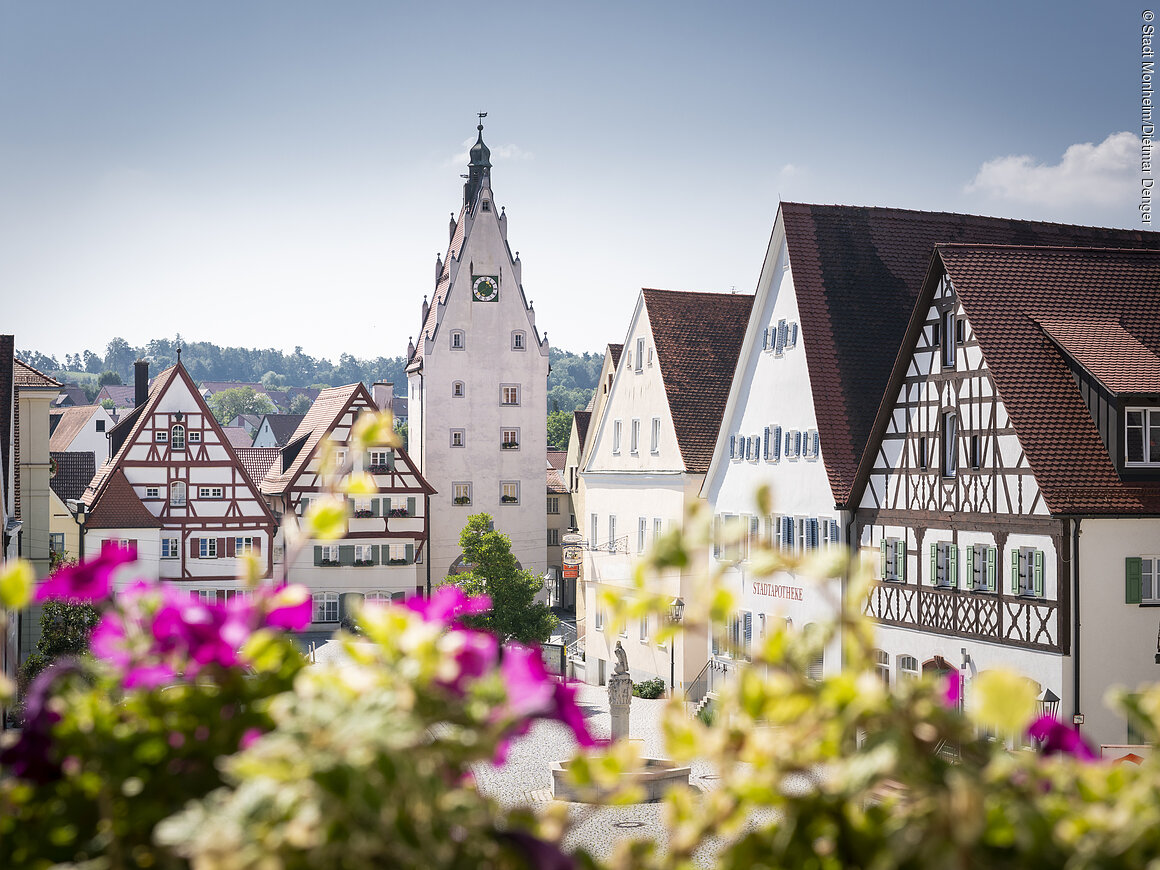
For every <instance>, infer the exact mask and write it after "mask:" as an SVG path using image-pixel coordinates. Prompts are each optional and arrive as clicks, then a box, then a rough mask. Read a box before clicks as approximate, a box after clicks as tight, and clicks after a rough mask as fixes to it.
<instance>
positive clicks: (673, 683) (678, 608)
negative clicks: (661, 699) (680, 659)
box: [669, 598, 685, 698]
mask: <svg viewBox="0 0 1160 870" xmlns="http://www.w3.org/2000/svg"><path fill="white" fill-rule="evenodd" d="M684 613H685V602H683V601H682V600H681V599H680V598H674V599H673V600H672V601H670V602H669V621H670V622H671V623H672V624H673V625H680V623H681V617H682V616H683V615H684ZM676 645H677V636H676V634H674V635H673V636H672V637H671V638H669V697H670V698H671V697H672V696H673V691H674V690H675V689H676V687H677V665H676Z"/></svg>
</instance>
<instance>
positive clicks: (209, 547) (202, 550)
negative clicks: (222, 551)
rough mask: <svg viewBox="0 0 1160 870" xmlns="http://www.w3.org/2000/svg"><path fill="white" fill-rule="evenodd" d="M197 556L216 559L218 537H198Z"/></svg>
mask: <svg viewBox="0 0 1160 870" xmlns="http://www.w3.org/2000/svg"><path fill="white" fill-rule="evenodd" d="M197 556H198V558H199V559H216V558H217V557H218V551H217V538H198V541H197Z"/></svg>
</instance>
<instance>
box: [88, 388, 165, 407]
mask: <svg viewBox="0 0 1160 870" xmlns="http://www.w3.org/2000/svg"><path fill="white" fill-rule="evenodd" d="M150 386H152V385H150ZM105 399H111V400H112V401H113V406H114V407H116V408H132V407H133V406H134V405H135V404H136V403H137V388H136V387H135V386H133V385H132V384H105V386H103V387H101V391H100V392H99V393H97V404H98V405H99V404H101V402H102V401H104V400H105Z"/></svg>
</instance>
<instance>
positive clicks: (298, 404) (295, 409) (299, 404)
mask: <svg viewBox="0 0 1160 870" xmlns="http://www.w3.org/2000/svg"><path fill="white" fill-rule="evenodd" d="M310 404H311V402H310V399H309V397H308V396H306V395H305V394H303V393H299V394H298V395H297V396H295V397H294V398H293V399H291V400H290V413H291V414H301V415H305V414H306V412H307V411H309V410H310Z"/></svg>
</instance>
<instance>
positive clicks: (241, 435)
mask: <svg viewBox="0 0 1160 870" xmlns="http://www.w3.org/2000/svg"><path fill="white" fill-rule="evenodd" d="M222 434H223V435H225V436H226V440H227V441H229V442H230V445H231V446H232V447H233V448H234V449H235V450H236V449H237V448H239V447H253V446H254V436H253V435H251V434H250V433H249V432H247V431H246V427H245V426H222Z"/></svg>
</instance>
